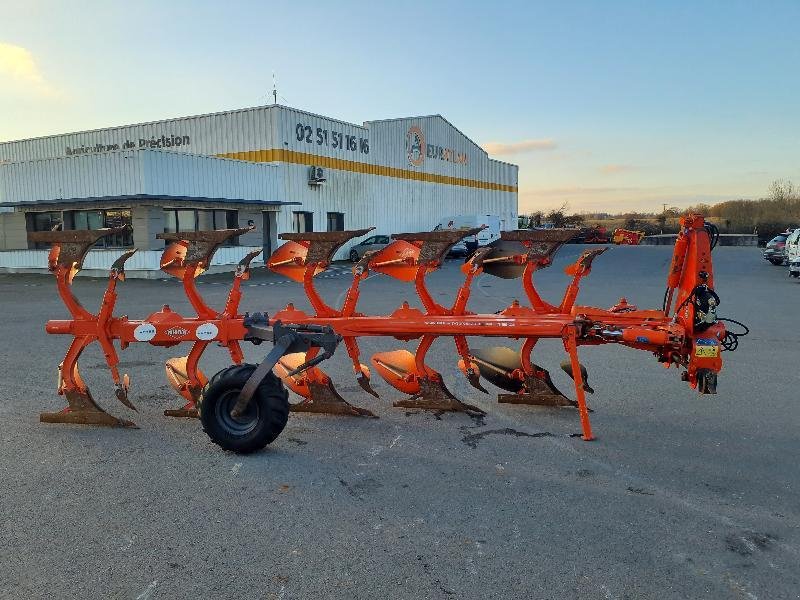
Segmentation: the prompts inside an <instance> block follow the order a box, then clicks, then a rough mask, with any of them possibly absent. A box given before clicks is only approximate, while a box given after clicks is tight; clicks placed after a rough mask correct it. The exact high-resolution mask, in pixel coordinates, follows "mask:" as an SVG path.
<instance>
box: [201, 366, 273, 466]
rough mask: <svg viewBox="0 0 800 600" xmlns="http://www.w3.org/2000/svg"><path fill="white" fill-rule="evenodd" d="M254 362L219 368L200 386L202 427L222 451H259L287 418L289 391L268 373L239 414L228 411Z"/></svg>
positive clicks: (234, 403) (251, 372)
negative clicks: (218, 370) (203, 385)
mask: <svg viewBox="0 0 800 600" xmlns="http://www.w3.org/2000/svg"><path fill="white" fill-rule="evenodd" d="M255 370H256V365H251V364H242V365H234V366H232V367H228V368H226V369H223V370H222V371H220V372H219V373H217V374H216V375H214V376H213V377H212V378H211V379H210V380H209V382H208V383H207V384H206V385H205V387H204V388H203V393H202V394H201V396H200V402H199V403H198V408H199V410H200V422H201V423H202V424H203V430H204V431H205V432H206V433H207V434H208V437H210V438H211V441H212V442H214V443H215V444H217V445H218V446H220V447H221V448H223V449H225V450H230V451H232V452H238V453H240V454H248V453H250V452H255V451H257V450H261V449H262V448H264V447H265V446H266V445H267V444H271V443H272V442H273V441H274V440H275V438H277V437H278V436H279V435H280V433H281V431H283V428H284V427H286V422H287V420H288V419H289V394H288V392H287V391H286V388H285V387H283V383H281V380H280V379H278V378H277V377H276V376H275V375H273V374H272V373H268V374H267V376H266V377H264V379H263V380H262V381H261V384H260V385H259V386H258V387H257V388H256V390H255V393H254V394H253V396H252V398H251V400H250V402H249V403H248V405H247V407H246V410H245V411H244V413H243V414H241V415H239V416H237V417H234V416H232V415H231V412H232V410H233V408H234V406H236V403H237V401H238V399H239V392H240V391H241V390H242V388H243V387H244V385H245V383H247V380H248V379H249V378H250V375H252V374H253V371H255Z"/></svg>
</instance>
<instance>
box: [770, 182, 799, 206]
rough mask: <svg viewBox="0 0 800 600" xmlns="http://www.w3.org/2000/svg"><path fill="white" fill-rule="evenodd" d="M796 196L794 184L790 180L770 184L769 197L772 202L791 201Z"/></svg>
mask: <svg viewBox="0 0 800 600" xmlns="http://www.w3.org/2000/svg"><path fill="white" fill-rule="evenodd" d="M794 195H795V189H794V184H793V183H792V182H791V181H790V180H788V179H776V180H775V181H773V182H772V183H770V184H769V197H770V199H771V200H778V201H784V200H791V199H792V198H794Z"/></svg>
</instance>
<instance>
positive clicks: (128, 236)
mask: <svg viewBox="0 0 800 600" xmlns="http://www.w3.org/2000/svg"><path fill="white" fill-rule="evenodd" d="M126 225H127V226H128V231H125V232H123V233H116V234H114V235H109V236H107V237H104V238H102V239H100V240H97V243H96V244H95V247H96V248H130V247H132V246H133V219H132V217H131V210H130V209H129V208H114V209H108V210H69V211H65V212H64V227H65V228H66V229H79V230H80V229H82V230H86V229H103V228H104V227H107V228H119V227H125V226H126Z"/></svg>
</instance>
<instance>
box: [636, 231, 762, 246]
mask: <svg viewBox="0 0 800 600" xmlns="http://www.w3.org/2000/svg"><path fill="white" fill-rule="evenodd" d="M677 238H678V235H677V234H675V233H664V234H661V235H648V236H647V237H645V238H644V239H643V240H642V245H643V246H671V245H672V244H674V243H675V240H676V239H677ZM719 245H720V246H758V236H757V235H754V234H752V233H722V234H720V236H719Z"/></svg>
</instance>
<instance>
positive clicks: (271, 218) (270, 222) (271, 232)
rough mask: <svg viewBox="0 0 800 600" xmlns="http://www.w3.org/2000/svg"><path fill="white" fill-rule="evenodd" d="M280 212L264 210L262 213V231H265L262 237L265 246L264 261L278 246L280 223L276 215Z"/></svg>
mask: <svg viewBox="0 0 800 600" xmlns="http://www.w3.org/2000/svg"><path fill="white" fill-rule="evenodd" d="M277 214H278V213H276V212H275V211H264V212H262V213H261V215H262V217H263V218H262V227H261V231H262V232H263V237H262V245H263V246H264V261H266V260H267V259H268V258H269V257H270V255H271V254H272V251H273V250H275V248H276V247H277V243H276V242H277V241H278V238H277V235H278V225H277V221H276V216H277Z"/></svg>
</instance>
